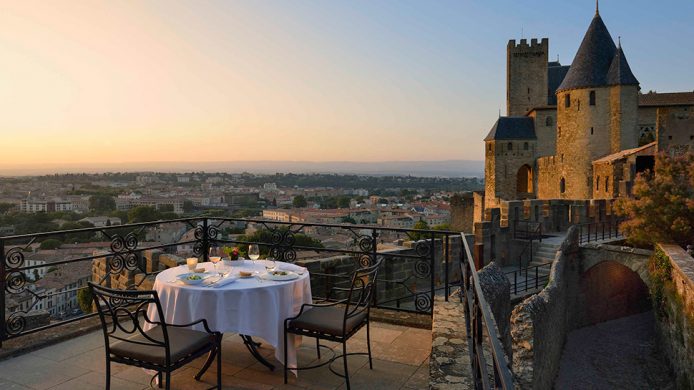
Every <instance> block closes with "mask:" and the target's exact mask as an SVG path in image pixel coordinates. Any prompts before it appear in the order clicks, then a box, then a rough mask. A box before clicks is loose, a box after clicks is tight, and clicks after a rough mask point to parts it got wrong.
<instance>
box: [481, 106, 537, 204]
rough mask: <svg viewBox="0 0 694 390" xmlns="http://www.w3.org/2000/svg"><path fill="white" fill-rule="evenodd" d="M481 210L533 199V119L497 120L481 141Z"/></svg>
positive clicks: (535, 142)
mask: <svg viewBox="0 0 694 390" xmlns="http://www.w3.org/2000/svg"><path fill="white" fill-rule="evenodd" d="M484 147H485V158H484V163H485V165H484V179H485V183H484V185H485V189H484V192H485V207H498V203H499V201H500V200H512V199H527V198H534V197H535V192H536V191H535V188H534V187H535V185H534V180H533V177H534V175H535V151H536V149H537V137H536V136H535V125H534V123H533V118H531V117H527V116H512V117H505V116H502V117H499V119H498V120H497V121H496V123H495V124H494V126H493V127H492V129H491V130H490V131H489V134H488V135H487V137H486V138H485V139H484Z"/></svg>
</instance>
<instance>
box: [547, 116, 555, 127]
mask: <svg viewBox="0 0 694 390" xmlns="http://www.w3.org/2000/svg"><path fill="white" fill-rule="evenodd" d="M552 125H554V120H553V119H552V117H551V116H548V117H547V118H545V126H552Z"/></svg>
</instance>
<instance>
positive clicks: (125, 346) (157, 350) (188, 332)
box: [111, 325, 214, 365]
mask: <svg viewBox="0 0 694 390" xmlns="http://www.w3.org/2000/svg"><path fill="white" fill-rule="evenodd" d="M166 331H167V333H168V335H169V348H170V351H171V363H172V364H173V363H175V362H177V361H178V360H181V359H183V358H184V357H186V356H188V355H190V354H192V353H194V352H199V351H201V350H203V349H209V348H210V347H211V346H213V345H214V339H213V338H212V336H211V335H210V334H208V333H206V332H200V331H197V330H192V329H186V328H176V327H173V326H167V327H166ZM145 333H147V336H149V337H151V338H153V339H154V340H157V341H161V342H164V335H163V333H162V329H161V326H159V325H157V326H156V327H154V328H152V329H150V330H148V331H147V332H145ZM128 340H132V341H135V342H140V343H152V341H151V340H148V339H147V338H145V336H143V335H142V334H139V333H138V334H134V335H132V336H130V337H128ZM111 354H112V355H115V356H118V357H123V358H129V359H137V360H140V361H144V362H149V363H155V364H159V365H165V364H166V350H165V349H164V347H159V346H154V345H142V344H136V343H130V342H127V341H117V342H115V343H113V344H111Z"/></svg>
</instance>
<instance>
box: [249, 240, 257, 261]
mask: <svg viewBox="0 0 694 390" xmlns="http://www.w3.org/2000/svg"><path fill="white" fill-rule="evenodd" d="M248 258H249V259H251V260H258V259H259V258H260V248H259V247H258V245H257V244H251V245H249V246H248Z"/></svg>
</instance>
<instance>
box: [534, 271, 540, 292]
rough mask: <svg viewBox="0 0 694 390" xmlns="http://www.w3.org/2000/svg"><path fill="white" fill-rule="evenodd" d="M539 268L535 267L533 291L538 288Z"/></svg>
mask: <svg viewBox="0 0 694 390" xmlns="http://www.w3.org/2000/svg"><path fill="white" fill-rule="evenodd" d="M539 268H540V267H535V289H537V288H538V287H539V286H540V285H539V281H538V277H539V272H538V269H539Z"/></svg>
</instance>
